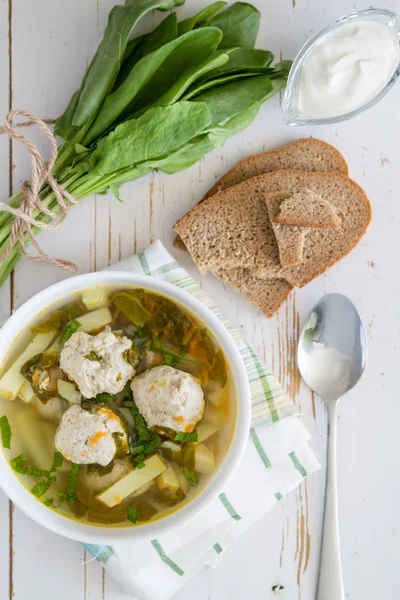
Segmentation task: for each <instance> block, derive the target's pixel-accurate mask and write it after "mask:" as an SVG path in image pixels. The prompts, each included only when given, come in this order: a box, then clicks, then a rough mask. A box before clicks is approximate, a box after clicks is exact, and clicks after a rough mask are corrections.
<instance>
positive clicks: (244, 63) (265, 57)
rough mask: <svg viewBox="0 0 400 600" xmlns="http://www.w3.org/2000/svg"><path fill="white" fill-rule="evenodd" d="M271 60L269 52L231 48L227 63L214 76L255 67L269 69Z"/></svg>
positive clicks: (272, 56) (271, 55) (271, 56)
mask: <svg viewBox="0 0 400 600" xmlns="http://www.w3.org/2000/svg"><path fill="white" fill-rule="evenodd" d="M227 52H228V51H227ZM273 59H274V55H273V54H272V52H270V51H269V50H253V49H249V48H232V50H231V51H230V52H229V60H228V62H227V63H225V64H224V65H223V66H221V67H219V68H218V69H217V73H216V74H220V73H224V72H225V71H232V70H234V69H239V70H243V69H249V68H250V69H251V68H257V67H269V66H270V64H271V62H272V61H273ZM288 62H290V61H288ZM275 69H276V65H275Z"/></svg>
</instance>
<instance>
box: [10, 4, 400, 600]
mask: <svg viewBox="0 0 400 600" xmlns="http://www.w3.org/2000/svg"><path fill="white" fill-rule="evenodd" d="M114 1H115V0H69V2H65V1H63V0H35V1H34V2H33V1H32V0H0V81H1V82H2V86H1V89H0V115H5V114H6V113H7V110H8V109H9V108H10V107H12V108H14V109H16V108H20V109H25V110H28V111H31V112H33V113H35V114H37V115H38V116H41V117H44V118H48V119H54V118H55V117H57V116H58V115H59V114H60V113H61V112H62V110H63V109H64V107H65V105H66V102H67V101H68V100H69V97H70V96H71V94H72V92H73V91H74V90H75V89H76V87H77V86H78V84H79V83H80V81H81V78H82V75H83V73H84V70H85V67H86V65H87V64H88V61H89V60H90V59H91V57H92V55H93V53H94V50H95V48H96V46H97V43H98V41H99V39H100V37H101V34H102V32H103V29H104V25H105V21H106V17H107V15H108V12H109V10H110V8H111V6H112V5H113V4H114ZM253 3H254V4H255V5H257V6H258V8H259V9H260V10H261V12H262V15H263V19H262V28H261V32H260V36H259V44H258V45H259V47H263V48H269V49H271V50H272V51H274V52H275V54H276V56H278V57H279V53H280V52H281V51H282V54H283V56H284V57H285V58H293V57H294V55H295V53H296V51H297V50H298V49H299V47H300V46H301V45H302V43H303V42H304V41H305V40H306V39H307V37H309V36H310V34H312V32H314V31H316V30H317V29H319V28H320V27H321V26H323V25H325V24H326V23H327V22H329V21H330V20H333V19H334V18H336V17H339V16H341V15H344V14H347V13H349V12H351V11H353V10H354V9H362V8H368V6H369V2H359V1H358V0H356V1H353V0H336V2H330V1H329V0H319V1H318V2H317V1H316V0H314V1H313V0H253ZM204 5H205V0H187V5H186V6H185V7H182V8H181V9H180V11H181V14H182V15H184V16H187V15H189V14H192V13H194V12H196V11H197V10H198V9H199V8H200V7H202V6H204ZM381 5H382V6H384V7H385V8H389V9H391V10H395V11H396V10H397V11H398V12H400V0H393V1H392V2H390V1H389V0H382V2H381ZM158 20H159V16H158V15H153V16H152V17H150V18H149V19H148V20H147V23H148V24H149V25H153V24H156V22H158ZM399 105H400V84H398V85H397V86H396V88H395V89H394V90H393V91H392V93H391V94H390V95H389V96H388V97H387V98H386V99H385V100H384V101H383V102H382V103H381V105H380V106H378V107H377V108H375V109H374V110H373V112H371V113H369V114H366V115H364V116H362V117H360V118H358V119H357V120H354V121H351V122H348V123H343V124H340V125H335V126H327V127H323V128H316V127H314V128H311V127H310V128H304V129H289V128H287V127H285V126H284V125H283V124H282V123H281V120H280V118H279V98H274V99H273V100H272V101H269V102H267V103H266V105H265V106H264V107H263V108H262V110H261V112H260V114H259V116H258V118H257V120H256V121H255V122H254V124H253V125H252V126H251V127H250V128H249V129H248V130H247V131H245V132H244V133H242V134H240V135H238V136H236V137H234V138H233V139H231V140H230V141H229V142H228V144H227V145H226V147H225V148H224V149H223V150H222V151H220V152H215V153H212V154H211V155H209V156H207V157H206V158H205V159H203V160H202V161H201V162H200V163H199V164H198V165H196V166H194V167H192V168H191V169H189V170H187V171H186V172H183V173H179V174H177V175H175V176H171V177H168V176H164V175H162V174H159V175H153V176H149V177H146V178H144V179H142V180H140V181H137V182H135V183H132V184H128V185H125V187H124V188H123V189H122V194H121V195H122V197H123V199H124V200H125V202H124V203H123V204H121V203H119V202H118V201H117V200H115V199H114V198H113V197H111V195H110V196H99V197H97V198H96V197H94V198H88V199H86V200H85V201H83V202H82V204H81V205H80V206H79V207H77V208H76V209H73V210H72V211H71V214H70V216H69V217H68V219H67V222H66V223H65V224H64V225H63V227H62V229H61V231H58V232H57V233H52V234H49V233H46V234H43V235H41V240H40V241H41V243H42V244H43V246H44V248H45V249H46V250H47V251H48V252H49V253H50V254H52V255H56V256H59V257H64V258H67V259H69V260H72V261H74V262H76V263H77V264H78V265H79V267H80V271H81V272H88V271H95V270H99V269H102V268H104V267H106V266H107V265H109V264H112V263H114V262H116V261H118V259H120V258H124V257H127V256H129V255H131V254H132V253H133V252H135V251H136V250H139V249H141V248H143V247H145V246H146V245H147V244H148V243H149V242H151V241H152V240H154V239H156V238H160V239H161V240H162V241H163V242H164V243H165V244H166V245H167V246H168V248H169V249H171V247H172V240H173V232H172V230H171V227H172V225H173V223H174V222H175V220H176V219H177V218H178V217H180V216H181V215H182V214H184V213H185V212H186V211H187V210H188V209H189V208H190V207H191V206H193V205H194V204H195V202H196V201H197V200H198V199H199V198H201V196H202V194H203V192H205V191H206V190H207V189H208V188H209V187H210V185H211V184H212V183H213V182H214V181H215V179H216V178H217V177H218V176H220V175H221V174H223V173H224V172H225V171H226V170H227V169H228V168H229V167H230V166H232V165H233V164H234V163H235V162H236V161H237V160H238V159H239V158H241V157H244V156H246V155H250V154H252V153H255V152H260V151H262V150H263V149H269V148H274V147H276V146H280V145H282V144H284V143H286V142H288V141H290V140H293V139H294V138H297V137H301V136H307V135H312V136H315V137H320V138H322V139H324V140H326V141H328V142H331V143H332V144H334V145H336V146H337V147H338V148H339V150H341V151H342V152H343V153H344V155H345V157H346V159H347V160H348V162H349V165H350V170H351V176H352V177H353V178H354V179H355V180H356V181H357V182H359V183H360V184H361V185H362V186H363V187H364V188H365V190H366V191H367V193H368V195H369V197H370V199H371V202H372V206H373V221H372V225H371V227H370V228H369V231H368V233H367V235H366V236H365V237H364V238H363V240H362V242H361V244H360V245H359V246H358V248H357V249H356V250H355V251H354V252H353V253H352V254H351V256H349V257H347V258H346V259H345V260H343V261H342V262H340V263H339V264H338V265H337V266H335V267H334V268H333V269H331V270H330V271H329V272H328V273H327V274H325V275H324V276H322V277H320V278H319V279H317V280H316V281H314V282H312V283H311V284H310V285H309V286H307V288H306V289H302V290H296V291H295V292H294V293H293V294H292V295H291V297H290V299H289V301H288V302H287V304H286V305H285V306H283V307H282V309H281V310H280V311H279V314H278V315H276V316H275V317H274V318H272V319H271V320H269V321H267V320H266V319H265V318H263V317H262V316H260V314H259V313H258V312H257V310H255V309H254V308H252V306H250V304H248V303H247V302H246V301H244V300H243V299H241V298H240V297H239V296H237V295H236V294H235V293H233V292H231V291H230V290H229V289H227V288H225V286H223V285H222V284H221V283H219V282H217V281H216V280H214V279H213V278H212V277H209V276H207V277H206V278H204V280H203V285H204V288H205V289H206V291H207V293H208V294H209V295H210V296H212V297H214V298H216V299H218V303H219V304H220V306H221V307H222V308H223V310H224V311H225V313H226V314H227V315H228V317H229V318H230V319H231V321H233V322H234V323H235V324H236V326H237V327H238V328H240V330H241V331H242V332H243V334H244V335H245V337H246V339H247V340H248V341H249V343H251V344H252V345H253V346H254V348H255V349H256V350H257V351H258V353H259V354H260V356H261V357H262V358H263V359H264V361H265V363H266V364H267V365H268V366H269V367H270V368H272V369H273V370H274V371H275V373H276V375H277V376H278V377H279V378H280V380H281V381H282V383H283V384H284V385H285V386H286V388H287V390H288V392H289V393H290V394H291V396H292V397H293V398H294V399H295V400H296V402H297V403H298V404H300V405H301V408H302V410H303V413H304V419H305V423H306V425H307V426H308V427H309V429H310V431H311V433H312V435H313V441H312V446H313V448H314V450H315V451H316V453H317V455H318V456H319V458H320V459H321V460H322V461H323V460H324V449H325V423H326V413H325V409H324V407H323V405H322V403H321V401H320V400H319V399H318V398H314V397H313V396H312V395H311V394H310V391H309V390H308V389H306V388H305V387H304V386H303V385H301V383H300V378H299V374H298V372H297V371H296V366H295V349H296V340H297V337H298V333H299V327H300V323H301V322H302V320H303V318H304V317H305V316H306V314H307V312H308V311H309V309H310V308H311V306H312V304H313V303H314V302H315V301H316V300H317V299H318V298H319V297H320V296H321V295H323V294H324V293H326V292H332V291H340V292H343V293H345V294H347V295H349V296H350V297H351V298H352V299H353V301H354V302H355V303H356V305H357V306H358V308H359V310H360V311H361V314H362V316H363V319H364V323H365V325H366V327H367V330H368V337H369V341H370V354H369V364H368V368H367V371H366V374H365V377H364V379H363V380H362V382H361V383H360V384H359V386H358V387H357V388H356V389H355V390H354V391H353V392H352V393H351V394H349V396H348V401H346V402H343V405H342V406H341V407H340V408H341V410H340V428H339V490H340V499H339V504H340V507H339V508H340V518H341V541H342V555H343V571H344V579H345V589H346V598H349V599H350V600H373V599H382V600H397V599H399V598H400V586H399V584H400V576H399V570H398V549H399V544H400V517H399V514H400V513H399V509H398V505H399V500H400V476H399V468H398V438H399V433H398V432H399V422H400V401H399V378H398V374H399V360H400V343H399V342H400V299H399V291H400V268H399V266H398V257H399V255H400V202H399V195H400V183H399V167H400V150H399V148H400V146H399V135H400V110H399ZM32 136H33V137H34V138H35V139H37V136H35V134H34V132H33V131H32ZM41 147H44V146H41ZM29 172H30V171H29V164H28V160H27V157H26V155H25V154H24V151H23V150H22V149H21V148H20V147H18V146H17V145H16V144H12V145H9V143H8V140H7V139H6V137H5V136H4V135H3V136H0V181H1V182H2V191H1V197H0V200H6V198H8V194H9V192H11V191H12V190H16V189H17V188H19V186H20V184H21V183H22V182H23V181H24V180H25V179H29ZM173 252H174V254H175V255H176V257H177V258H178V259H179V260H181V261H182V262H183V263H184V264H185V265H186V266H189V267H190V268H191V270H192V272H194V269H193V268H192V266H191V265H190V260H189V259H188V258H187V257H186V256H184V255H183V253H180V252H178V251H175V250H174V251H173ZM66 276H67V275H66V274H65V273H63V272H62V271H58V270H56V269H55V268H53V267H50V266H46V265H41V264H35V263H32V262H29V261H27V260H25V259H24V260H22V261H21V262H20V263H19V265H18V267H17V269H16V271H15V273H14V274H13V276H12V278H11V279H10V282H9V283H7V284H6V285H5V286H4V287H3V288H2V289H1V291H0V313H1V314H0V318H4V317H6V316H7V315H8V314H9V313H10V310H12V309H13V308H15V307H17V306H19V305H20V304H21V303H23V302H24V301H25V300H26V299H27V298H29V297H30V296H32V295H33V294H34V293H36V292H37V291H39V290H41V289H43V288H44V287H45V286H47V285H50V284H52V283H54V282H56V281H58V280H60V279H62V278H64V277H66ZM323 479H324V473H323V471H321V472H320V473H318V474H317V475H314V476H313V477H312V478H310V479H309V480H307V482H306V483H305V484H303V485H302V486H301V488H300V489H299V490H298V491H297V493H293V494H291V496H290V497H288V498H286V499H284V500H283V501H282V503H281V505H280V506H277V507H276V508H275V509H274V510H273V511H271V513H270V514H269V515H267V516H266V517H265V518H264V519H263V520H262V521H261V522H260V523H259V524H258V526H257V527H255V528H254V529H253V530H251V531H250V532H248V533H247V534H246V535H245V536H244V537H243V539H241V541H240V542H239V543H237V544H236V546H235V547H234V548H232V549H231V550H230V551H229V552H228V554H227V556H226V558H225V560H224V561H223V563H222V565H221V566H220V567H219V568H218V569H217V570H205V571H203V572H202V573H201V574H199V575H198V576H197V577H196V578H195V579H194V580H193V581H192V582H191V583H190V584H189V585H188V586H187V587H186V588H185V589H183V590H182V591H181V592H180V593H178V594H177V595H176V596H175V598H174V600H187V599H188V598H190V600H206V599H211V600H227V599H228V598H229V599H231V600H242V599H244V598H251V599H252V600H274V599H275V598H277V596H276V595H275V593H274V592H273V591H272V587H273V586H274V584H281V585H282V586H283V587H284V590H283V591H282V593H281V595H280V596H279V598H280V599H282V600H314V596H315V588H316V577H317V569H318V555H319V548H320V534H321V517H322V489H323ZM0 532H1V535H0V598H1V600H11V599H12V598H14V600H27V599H28V598H29V599H31V600H38V599H39V598H40V600H53V599H54V598H55V597H56V598H57V600H78V599H83V600H89V599H90V600H125V599H127V598H128V596H127V595H126V594H125V593H124V592H123V591H122V590H121V589H120V588H119V586H118V583H117V582H115V581H113V580H112V579H111V578H110V577H108V576H107V575H106V574H105V572H104V570H103V569H102V567H101V566H100V565H99V564H98V563H97V561H92V562H88V563H86V564H85V563H84V561H86V560H87V559H89V558H90V556H88V555H86V553H85V552H84V550H83V548H82V547H81V546H80V545H79V544H77V543H75V542H72V541H68V540H64V539H62V538H60V537H57V536H56V535H53V534H52V533H50V532H48V531H46V530H44V529H42V528H41V527H39V526H38V525H36V524H35V523H33V522H32V521H30V520H29V519H28V518H27V517H26V516H25V515H24V514H22V513H21V512H20V511H19V510H18V509H15V508H14V507H13V506H12V504H11V503H10V502H9V501H8V499H7V498H6V497H5V496H4V495H3V494H2V493H1V492H0Z"/></svg>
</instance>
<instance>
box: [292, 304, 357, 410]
mask: <svg viewBox="0 0 400 600" xmlns="http://www.w3.org/2000/svg"><path fill="white" fill-rule="evenodd" d="M366 362H367V338H366V335H365V331H364V327H363V324H362V321H361V319H360V316H359V314H358V312H357V310H356V308H355V306H354V304H353V303H352V302H351V301H350V300H349V299H348V298H347V297H346V296H343V294H328V295H326V296H324V297H323V298H322V299H321V300H320V301H319V302H318V303H317V304H316V305H315V306H314V308H313V309H312V311H311V313H310V315H309V316H308V319H307V320H306V322H305V324H304V326H303V329H302V332H301V335H300V340H299V345H298V349H297V363H298V367H299V370H300V373H301V376H302V377H303V379H304V381H305V383H306V384H307V385H308V387H309V388H311V389H312V390H313V391H314V392H315V393H317V394H318V396H320V397H321V398H322V399H323V400H325V402H329V401H336V400H338V399H339V398H341V397H342V396H343V394H345V393H346V392H348V391H349V390H351V389H352V388H353V387H354V386H355V385H356V383H358V381H359V379H360V378H361V375H362V374H363V372H364V369H365V365H366Z"/></svg>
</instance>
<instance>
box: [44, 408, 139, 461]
mask: <svg viewBox="0 0 400 600" xmlns="http://www.w3.org/2000/svg"><path fill="white" fill-rule="evenodd" d="M55 446H56V448H57V450H58V451H59V452H61V454H62V455H63V456H64V457H65V458H66V459H67V460H70V461H71V462H73V463H76V464H78V465H92V464H98V465H101V466H102V467H105V466H106V465H108V464H109V463H110V462H111V461H112V460H113V458H114V457H115V456H122V455H124V454H127V453H128V451H129V444H128V434H127V427H126V424H125V423H124V422H123V420H122V417H119V416H118V415H117V414H116V413H115V412H114V411H112V410H111V409H110V408H108V407H107V406H105V405H104V404H99V405H95V406H94V407H93V409H92V411H89V410H85V409H84V408H82V407H81V406H79V405H77V404H75V405H74V406H71V407H70V408H69V409H68V410H67V411H66V412H65V413H64V414H63V416H62V419H61V421H60V425H59V426H58V429H57V432H56V437H55Z"/></svg>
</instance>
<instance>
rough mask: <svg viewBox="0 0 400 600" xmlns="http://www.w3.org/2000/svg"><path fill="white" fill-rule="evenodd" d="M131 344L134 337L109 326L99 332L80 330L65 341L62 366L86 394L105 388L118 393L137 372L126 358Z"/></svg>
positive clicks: (96, 392) (91, 394)
mask: <svg viewBox="0 0 400 600" xmlns="http://www.w3.org/2000/svg"><path fill="white" fill-rule="evenodd" d="M130 348H132V341H131V340H129V339H128V338H127V337H119V336H117V335H115V334H114V333H113V332H112V331H111V329H110V328H109V327H106V328H105V329H104V331H102V332H101V333H98V334H97V335H89V334H88V333H85V332H83V331H77V332H76V333H74V334H73V335H72V336H71V337H70V339H69V340H68V341H67V342H65V345H64V348H63V349H62V351H61V354H60V366H61V369H62V370H63V371H64V373H66V374H67V375H68V377H69V378H70V379H72V380H73V381H75V382H76V384H77V385H78V387H79V390H80V392H81V393H82V395H83V396H84V397H85V398H93V397H94V396H97V394H101V393H103V392H107V393H108V394H117V393H118V392H121V391H122V390H123V388H124V385H125V384H126V382H127V381H128V380H129V379H131V378H132V377H133V375H134V374H135V371H134V368H133V367H132V365H130V364H129V363H128V362H127V361H126V360H125V358H124V352H126V351H127V350H130Z"/></svg>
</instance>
